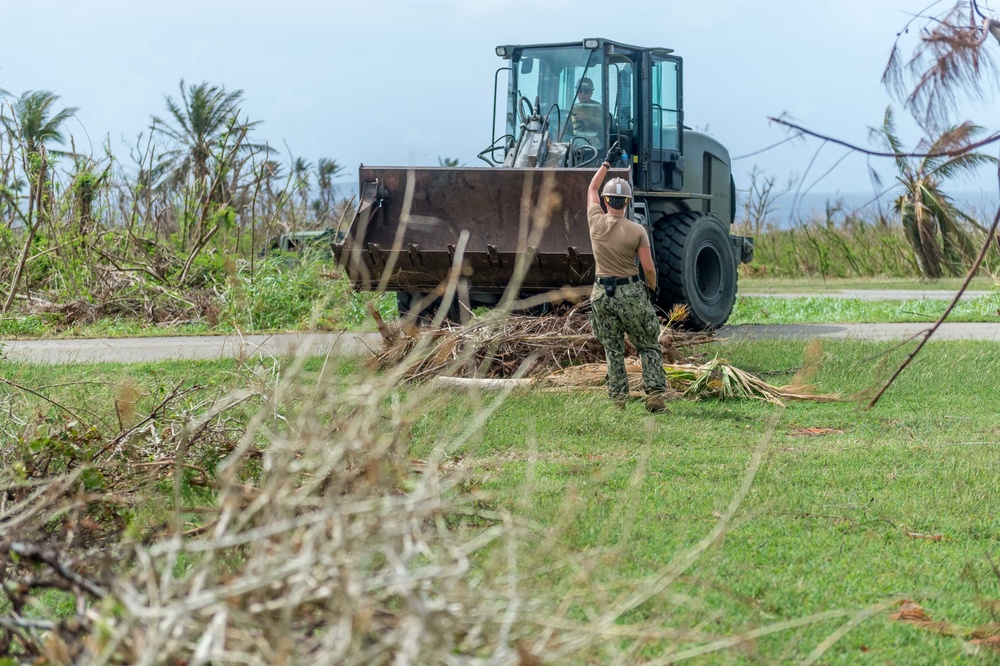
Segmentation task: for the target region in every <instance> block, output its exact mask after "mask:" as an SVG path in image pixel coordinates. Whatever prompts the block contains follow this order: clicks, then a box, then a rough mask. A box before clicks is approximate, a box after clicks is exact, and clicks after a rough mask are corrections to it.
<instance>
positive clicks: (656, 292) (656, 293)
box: [646, 284, 660, 305]
mask: <svg viewBox="0 0 1000 666" xmlns="http://www.w3.org/2000/svg"><path fill="white" fill-rule="evenodd" d="M646 295H647V296H649V302H650V303H652V304H653V305H656V302H657V301H658V300H660V288H659V287H650V286H649V285H648V284H647V285H646Z"/></svg>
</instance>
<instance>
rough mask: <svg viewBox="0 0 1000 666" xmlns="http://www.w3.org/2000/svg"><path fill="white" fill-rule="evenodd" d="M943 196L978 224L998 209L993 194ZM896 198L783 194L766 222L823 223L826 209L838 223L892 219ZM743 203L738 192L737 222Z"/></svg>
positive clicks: (863, 194)
mask: <svg viewBox="0 0 1000 666" xmlns="http://www.w3.org/2000/svg"><path fill="white" fill-rule="evenodd" d="M947 194H948V195H949V196H950V197H951V199H952V201H953V202H954V203H955V205H956V206H957V207H958V208H959V210H961V211H962V212H963V213H966V214H967V215H970V216H971V217H973V218H975V219H977V220H979V221H981V222H989V221H992V219H993V216H994V215H996V211H997V208H998V207H1000V194H998V193H997V192H983V191H968V192H953V193H947ZM898 196H899V192H897V191H893V192H892V193H889V194H884V195H882V196H881V197H879V196H876V195H875V194H873V193H871V192H809V193H806V194H800V195H798V196H797V197H796V195H795V193H794V192H787V193H784V194H781V195H780V196H778V197H775V200H774V204H773V205H772V206H771V212H770V213H768V215H767V218H766V223H767V224H769V225H771V226H776V227H788V226H792V225H795V224H801V223H803V222H811V221H816V220H818V221H824V220H826V217H827V210H828V209H829V210H830V211H831V217H832V218H833V219H834V221H839V220H842V219H844V217H845V216H847V215H857V216H860V217H868V216H871V217H875V216H878V215H879V214H881V215H884V216H886V217H888V218H889V219H894V218H896V217H897V213H895V212H894V211H893V207H894V206H895V201H896V198H897V197H898ZM745 201H746V195H745V194H744V193H742V192H739V193H737V204H736V217H737V219H738V220H743V219H745V218H746V217H747V215H746V209H745Z"/></svg>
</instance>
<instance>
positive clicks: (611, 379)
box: [587, 143, 667, 412]
mask: <svg viewBox="0 0 1000 666" xmlns="http://www.w3.org/2000/svg"><path fill="white" fill-rule="evenodd" d="M621 154H622V151H621V148H619V147H618V144H617V143H615V145H614V146H612V147H611V150H609V151H608V156H607V159H606V160H605V161H604V163H603V164H601V166H600V167H598V169H597V173H595V174H594V177H593V179H591V181H590V187H588V188H587V223H588V224H589V226H590V242H591V244H592V245H593V247H594V263H595V266H594V272H595V275H596V276H597V277H596V279H595V284H594V289H593V292H592V293H591V297H590V300H591V307H592V309H591V313H590V325H591V327H592V328H593V329H594V335H595V336H596V337H597V340H598V341H599V342H600V343H601V344H602V345H603V346H604V356H605V359H606V360H607V364H608V394H609V395H610V396H611V400H612V401H614V403H615V405H617V406H619V407H624V406H625V403H626V401H627V400H628V376H627V375H626V373H625V334H626V333H628V337H629V340H631V341H632V344H633V345H634V346H635V348H636V350H638V352H639V357H640V358H641V359H642V383H643V386H644V387H645V389H646V394H647V395H648V396H649V397H648V398H647V399H646V409H648V410H649V411H651V412H662V411H664V410H665V409H666V406H665V405H664V404H663V396H664V394H665V393H666V390H667V377H666V373H665V372H664V371H663V352H662V351H660V340H659V338H660V322H659V320H657V318H656V312H655V311H654V310H653V305H652V303H651V302H650V298H649V295H648V294H647V293H646V290H647V289H649V290H651V291H653V292H654V293H655V291H656V268H655V267H654V266H653V255H652V252H651V251H650V249H649V237H648V236H647V235H646V230H645V229H644V228H643V227H642V226H641V225H639V224H636V223H635V222H633V221H631V220H629V219H628V218H626V217H625V207H626V206H627V205H628V200H629V199H630V198H632V188H631V187H630V186H629V184H628V181H626V180H624V179H622V178H612V179H611V180H610V181H608V183H607V185H605V186H604V190H603V192H601V196H603V197H604V203H605V204H606V205H607V207H608V212H607V213H605V212H604V211H603V210H602V209H601V200H600V196H598V193H597V192H598V188H600V186H601V183H602V182H604V177H605V176H607V174H608V169H609V168H610V167H611V165H612V164H616V163H617V162H618V161H619V160H620V159H621ZM636 256H638V257H639V264H640V265H641V266H642V272H643V273H644V274H645V276H646V283H645V284H643V283H642V281H641V280H640V279H639V269H638V268H636V265H635V259H636Z"/></svg>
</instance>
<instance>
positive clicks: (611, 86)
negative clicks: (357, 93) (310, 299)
mask: <svg viewBox="0 0 1000 666" xmlns="http://www.w3.org/2000/svg"><path fill="white" fill-rule="evenodd" d="M496 53H497V55H498V56H499V57H500V58H502V59H503V60H504V65H503V66H502V67H500V68H499V69H498V70H497V71H496V73H495V76H494V87H495V90H494V100H495V102H494V123H493V128H494V129H493V135H492V137H491V138H492V141H491V143H490V144H489V145H488V146H487V147H486V149H485V150H483V151H482V152H481V153H480V154H479V156H478V157H479V159H481V160H482V161H483V162H485V164H486V166H479V167H466V166H442V167H420V168H405V167H374V166H365V165H362V166H361V168H360V170H359V193H360V199H359V205H358V209H357V213H356V215H355V216H354V219H353V220H351V222H350V225H349V227H348V228H347V229H346V233H344V234H340V235H341V236H342V237H343V240H342V241H341V242H337V243H334V246H333V252H334V255H335V257H336V258H337V261H338V262H339V263H340V264H341V265H342V266H343V267H344V268H345V270H346V271H347V274H348V276H349V278H350V280H351V282H352V284H353V286H354V288H355V289H358V290H387V291H395V292H396V293H397V296H398V303H399V307H400V314H401V316H402V315H405V314H407V313H412V314H414V315H423V316H429V315H433V314H434V312H435V311H436V310H437V309H439V308H445V307H447V308H448V310H447V314H448V316H449V317H450V318H452V319H455V320H458V319H461V317H462V315H463V313H468V312H469V311H471V310H472V309H474V308H476V307H482V306H485V307H495V306H497V305H498V304H503V305H504V306H505V307H511V304H533V305H532V307H533V308H534V310H535V311H542V312H544V311H545V309H546V307H547V305H548V304H550V303H553V302H558V301H560V300H561V299H567V298H569V299H572V298H573V296H574V295H575V297H577V298H579V297H580V296H581V295H582V296H586V295H589V290H590V288H591V286H592V285H593V283H594V277H595V275H594V257H593V251H592V248H591V244H590V235H589V230H588V226H587V219H586V208H587V205H586V199H587V186H588V184H589V183H590V180H591V178H592V177H593V174H594V172H595V170H596V169H597V167H598V166H599V165H600V164H601V162H603V160H604V157H605V155H606V154H607V152H608V149H609V147H610V146H612V145H614V144H616V143H617V144H618V146H619V147H620V148H621V149H622V151H623V157H622V160H621V162H620V163H619V164H615V165H613V167H612V169H611V170H610V171H609V173H608V178H612V177H615V176H620V177H623V178H626V179H627V180H628V181H629V183H630V184H631V186H632V189H633V192H634V198H633V200H632V201H631V203H630V208H629V210H628V211H627V215H628V217H629V218H630V219H632V220H634V221H636V222H638V223H640V224H642V225H643V226H644V227H645V228H646V229H647V232H648V233H649V236H650V241H651V243H650V244H651V247H652V251H653V259H654V261H655V263H656V269H657V275H658V283H659V285H660V289H659V293H658V294H657V296H656V303H655V304H656V306H657V307H658V309H659V310H660V311H661V312H662V313H667V312H669V311H670V309H671V308H672V307H673V306H674V305H675V304H685V305H687V306H688V310H689V315H688V319H687V321H686V322H685V323H686V325H687V326H689V327H691V328H694V329H711V328H715V327H718V326H721V325H722V324H723V323H725V322H726V320H727V319H728V318H729V315H730V313H731V312H732V308H733V304H734V302H735V299H736V287H737V284H736V283H737V269H738V266H739V263H740V262H749V261H751V260H752V258H753V239H752V238H750V237H745V236H737V235H732V234H730V227H731V225H732V223H733V218H734V215H735V209H736V199H735V194H736V192H735V184H734V181H733V177H732V169H731V165H730V159H729V152H728V151H727V150H726V148H725V147H724V146H723V145H722V144H720V143H719V142H718V141H716V140H715V139H714V138H712V137H710V136H707V135H706V134H704V133H702V132H698V131H694V130H692V129H691V128H689V127H688V126H687V125H685V117H684V105H683V100H684V98H683V61H682V60H681V58H680V57H678V56H675V55H674V54H673V51H672V50H671V49H666V48H642V47H638V46H630V45H627V44H622V43H620V42H616V41H611V40H607V39H598V38H595V39H584V40H582V41H580V42H568V43H558V44H537V45H504V46H498V47H497V48H496ZM504 75H505V76H504ZM504 78H506V94H505V95H504V94H503V92H502V89H501V85H502V84H501V82H502V80H503V79H504ZM501 99H503V100H505V101H504V103H503V104H501V103H499V100H501Z"/></svg>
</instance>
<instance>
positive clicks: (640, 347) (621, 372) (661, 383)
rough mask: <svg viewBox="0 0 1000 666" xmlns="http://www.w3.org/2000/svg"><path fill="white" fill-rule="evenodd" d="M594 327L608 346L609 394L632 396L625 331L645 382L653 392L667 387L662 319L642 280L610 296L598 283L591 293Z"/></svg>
mask: <svg viewBox="0 0 1000 666" xmlns="http://www.w3.org/2000/svg"><path fill="white" fill-rule="evenodd" d="M590 299H591V312H590V326H591V328H593V329H594V335H595V336H596V337H597V340H598V341H599V342H600V343H601V344H602V345H604V357H605V359H606V360H607V363H608V395H610V396H611V399H612V400H624V399H626V398H628V376H627V375H626V374H625V334H626V333H628V338H629V340H630V341H631V342H632V344H633V345H634V346H635V348H636V350H637V351H638V352H639V358H640V359H641V360H642V384H643V386H644V387H645V389H646V393H648V394H649V395H655V394H658V393H663V392H665V391H666V390H667V376H666V373H665V372H664V371H663V352H662V351H661V350H660V341H659V338H660V322H659V321H658V320H657V318H656V312H654V311H653V305H652V303H650V302H649V297H648V296H647V295H646V285H645V284H643V283H642V282H632V283H631V284H626V285H619V286H618V287H616V288H615V295H614V296H611V297H609V296H607V295H606V294H605V293H604V287H602V286H601V285H594V290H593V292H592V293H591V297H590Z"/></svg>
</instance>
